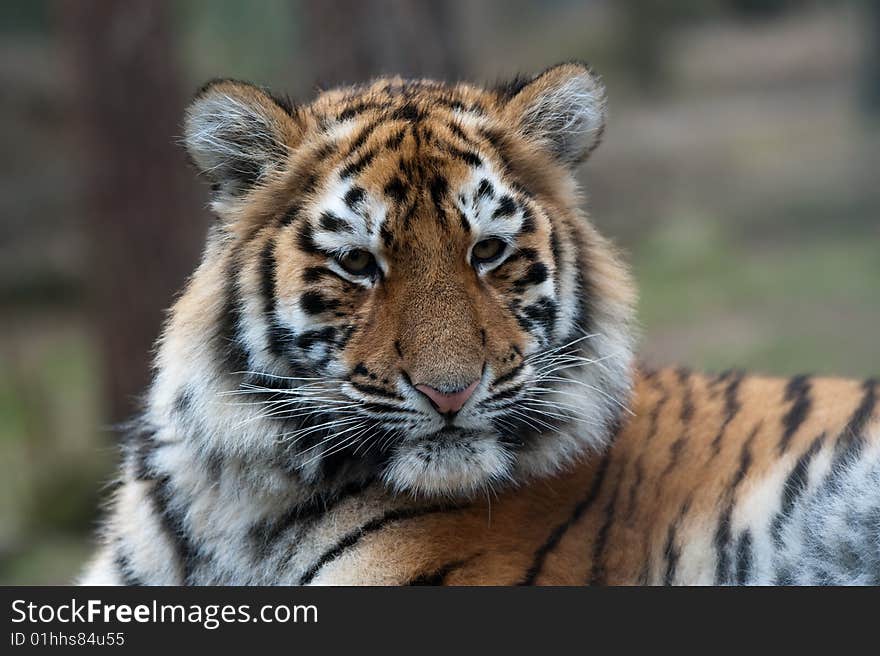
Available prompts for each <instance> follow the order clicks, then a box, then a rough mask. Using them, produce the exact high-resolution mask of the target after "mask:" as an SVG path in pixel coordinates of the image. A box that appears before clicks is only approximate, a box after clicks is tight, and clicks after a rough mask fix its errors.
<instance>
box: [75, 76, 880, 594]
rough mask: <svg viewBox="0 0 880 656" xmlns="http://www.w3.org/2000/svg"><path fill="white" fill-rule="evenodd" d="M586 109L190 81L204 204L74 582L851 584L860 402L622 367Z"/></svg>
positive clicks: (553, 83)
mask: <svg viewBox="0 0 880 656" xmlns="http://www.w3.org/2000/svg"><path fill="white" fill-rule="evenodd" d="M603 121H604V92H603V90H602V88H601V85H600V84H599V82H598V80H597V79H596V78H595V77H594V76H593V75H592V74H591V73H590V71H589V70H588V69H586V68H584V67H582V66H580V65H577V64H569V65H563V66H560V67H556V68H554V69H550V70H549V71H547V72H545V73H543V74H542V75H540V76H538V77H536V78H534V79H532V80H522V81H517V82H515V83H513V84H511V85H508V86H507V87H504V88H499V89H493V90H486V89H480V88H477V87H473V86H469V85H457V86H454V87H452V86H446V85H442V84H439V83H434V82H425V81H416V82H410V81H404V80H399V79H383V80H378V81H376V82H374V83H372V84H371V85H368V86H364V87H352V88H349V89H342V90H336V91H330V92H325V93H323V94H321V95H320V96H319V97H318V98H317V100H316V101H315V102H314V103H312V104H311V105H309V106H306V107H293V106H292V105H290V104H289V103H286V102H284V101H281V100H278V99H276V98H274V97H272V96H270V95H268V94H267V93H265V92H263V91H261V90H259V89H256V88H255V87H251V86H249V85H246V84H243V83H236V82H228V81H223V82H218V83H214V84H212V85H209V86H208V87H206V88H205V89H204V90H203V91H202V92H201V93H200V94H199V95H198V96H197V97H196V100H195V101H194V102H193V105H192V106H191V107H190V110H189V112H188V116H187V130H186V131H187V136H186V141H187V146H188V148H189V150H190V153H191V155H192V157H193V160H194V161H195V163H196V165H197V166H198V167H199V168H200V169H201V170H202V171H203V173H204V174H205V175H206V176H208V177H209V179H210V180H211V182H212V183H213V190H214V198H213V207H214V210H215V212H216V213H217V215H218V218H219V220H218V223H217V224H215V225H214V226H213V227H212V229H211V233H210V234H209V238H208V245H207V248H206V251H205V255H204V258H203V261H202V264H201V265H200V267H199V269H198V270H197V271H196V273H195V275H194V276H193V278H192V279H191V280H190V282H189V284H188V285H187V288H186V290H185V291H184V293H183V294H182V295H181V297H180V298H179V299H178V301H177V303H176V304H175V306H174V308H173V309H172V312H171V315H170V318H169V322H168V324H167V326H166V328H165V330H164V333H163V336H162V338H161V339H160V342H159V347H158V351H157V358H156V368H155V369H156V374H155V378H154V382H153V384H152V386H151V388H150V391H149V394H148V397H147V402H146V408H145V411H144V413H143V416H142V417H141V418H140V420H139V422H138V426H137V428H136V429H134V430H133V431H132V433H131V435H130V436H129V438H128V441H127V443H126V445H125V449H124V458H123V465H122V468H121V473H120V477H119V486H118V488H117V490H116V492H115V494H114V497H113V501H112V506H111V509H110V512H109V517H108V520H107V522H106V524H105V526H104V529H103V532H102V536H101V540H102V546H101V547H100V549H99V552H98V555H97V556H96V558H95V560H94V561H93V563H92V565H91V566H90V567H89V569H88V570H87V572H86V573H85V575H84V577H83V578H82V582H83V583H91V584H105V583H116V584H125V583H129V584H132V583H135V584H138V583H140V584H168V585H182V584H195V585H198V584H231V585H247V584H252V585H268V584H407V583H411V584H412V583H448V584H515V583H526V584H529V583H536V584H581V583H610V584H626V583H651V584H653V583H670V584H692V583H713V582H715V583H723V584H727V583H867V582H878V576H880V547H878V541H880V526H878V516H880V511H878V509H880V455H878V449H880V444H878V442H880V428H878V418H877V416H876V415H877V413H876V412H875V410H876V396H877V394H878V390H877V386H876V384H875V383H874V382H871V381H868V382H856V381H847V380H832V379H822V378H808V377H796V378H793V379H791V380H788V381H786V380H781V379H770V378H761V377H751V376H743V375H741V374H738V373H731V374H726V375H723V376H718V377H707V376H702V375H698V374H693V373H690V372H687V371H685V370H661V371H657V372H642V371H640V370H639V369H638V368H637V367H636V365H635V364H634V360H633V358H634V356H633V351H634V344H635V330H634V303H635V294H634V290H633V286H632V284H631V281H630V279H629V275H628V273H627V271H626V268H625V267H624V266H623V264H622V263H621V261H620V258H619V256H618V255H617V253H616V252H615V250H614V249H613V248H612V247H611V246H610V244H609V243H608V242H606V241H605V240H604V239H603V238H602V237H601V236H600V235H599V234H598V233H597V232H596V231H595V230H594V229H593V228H592V227H591V226H590V224H589V222H588V221H587V219H586V217H585V216H584V215H583V213H582V212H581V210H580V209H579V200H580V199H579V195H578V192H577V188H576V185H575V183H574V178H573V176H572V170H573V167H574V166H575V165H576V164H577V163H578V162H580V161H581V160H582V159H584V158H585V157H586V156H587V155H588V154H589V153H590V151H591V150H592V149H593V148H594V147H595V146H596V144H597V143H598V140H599V137H600V136H601V132H602V128H603V125H604V122H603Z"/></svg>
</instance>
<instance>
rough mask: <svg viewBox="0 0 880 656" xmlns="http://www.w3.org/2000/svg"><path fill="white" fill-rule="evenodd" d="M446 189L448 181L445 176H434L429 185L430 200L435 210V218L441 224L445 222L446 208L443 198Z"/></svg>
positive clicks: (447, 188)
mask: <svg viewBox="0 0 880 656" xmlns="http://www.w3.org/2000/svg"><path fill="white" fill-rule="evenodd" d="M448 190H449V182H448V181H447V180H446V178H444V177H443V176H442V175H437V176H434V179H433V180H432V181H431V186H430V192H431V201H432V202H433V203H434V208H435V209H436V210H437V220H438V221H439V222H440V223H441V225H445V224H446V209H445V208H444V204H443V200H444V197H445V195H446V192H447V191H448Z"/></svg>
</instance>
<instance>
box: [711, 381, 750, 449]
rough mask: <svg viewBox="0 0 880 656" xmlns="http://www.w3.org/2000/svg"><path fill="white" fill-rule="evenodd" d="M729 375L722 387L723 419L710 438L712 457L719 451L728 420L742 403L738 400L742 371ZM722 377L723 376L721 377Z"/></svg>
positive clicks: (736, 413) (730, 419) (735, 414)
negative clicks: (724, 385) (730, 376)
mask: <svg viewBox="0 0 880 656" xmlns="http://www.w3.org/2000/svg"><path fill="white" fill-rule="evenodd" d="M730 375H732V376H733V378H731V380H730V382H729V383H728V384H727V386H726V387H725V388H724V421H723V422H722V423H721V427H720V428H719V429H718V433H717V434H716V435H715V438H714V439H713V440H712V457H714V456H717V455H718V454H719V453H720V452H721V440H722V438H723V437H724V433H725V431H726V430H727V427H728V426H729V425H730V422H732V421H733V419H734V417H736V416H737V415H738V414H739V411H740V410H741V409H742V405H741V404H740V402H739V388H740V385H741V384H742V381H743V378H744V375H743V374H742V372H736V373H734V372H731V374H730ZM724 378H725V376H722V377H721V379H724ZM721 379H719V380H721Z"/></svg>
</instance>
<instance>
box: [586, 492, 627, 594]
mask: <svg viewBox="0 0 880 656" xmlns="http://www.w3.org/2000/svg"><path fill="white" fill-rule="evenodd" d="M620 482H621V477H620V476H618V478H617V482H616V483H615V484H614V491H613V492H612V493H611V498H610V499H609V500H608V503H607V504H605V509H604V511H603V512H604V514H605V519H604V521H603V522H602V526H601V527H599V532H598V533H597V534H596V541H595V542H594V543H593V557H592V567H591V568H590V575H589V577H588V579H587V585H605V581H606V579H605V576H606V574H607V571H606V570H607V568H606V566H605V558H604V556H605V547H606V546H607V544H608V534H609V533H610V532H611V526H612V524H613V523H614V520H615V512H614V510H615V506H616V504H617V496H618V493H619V492H620Z"/></svg>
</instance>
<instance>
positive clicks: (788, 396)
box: [779, 375, 812, 453]
mask: <svg viewBox="0 0 880 656" xmlns="http://www.w3.org/2000/svg"><path fill="white" fill-rule="evenodd" d="M811 388H812V383H811V382H810V377H809V376H805V375H800V376H794V377H793V378H791V379H790V380H789V381H788V385H786V386H785V400H786V401H788V402H790V403H791V407H790V408H789V410H788V412H787V413H786V414H785V416H784V417H783V418H782V428H783V431H782V437H781V438H780V440H779V452H780V453H785V451H786V449H788V446H789V444H790V443H791V438H792V437H793V436H794V434H795V433H796V432H797V429H798V428H800V426H801V424H802V423H804V420H805V419H806V418H807V415H808V414H809V412H810V406H811V405H812V401H811V400H810V390H811Z"/></svg>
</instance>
